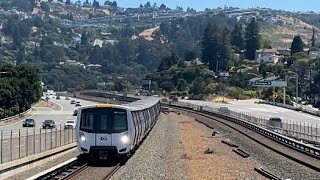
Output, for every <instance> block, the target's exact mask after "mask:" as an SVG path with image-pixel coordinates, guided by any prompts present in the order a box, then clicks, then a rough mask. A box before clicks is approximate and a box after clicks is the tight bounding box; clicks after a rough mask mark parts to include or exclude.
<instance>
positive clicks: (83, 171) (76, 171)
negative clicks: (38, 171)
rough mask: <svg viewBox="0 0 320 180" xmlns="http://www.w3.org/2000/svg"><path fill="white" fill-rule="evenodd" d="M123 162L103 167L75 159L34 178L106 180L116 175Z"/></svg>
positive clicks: (99, 164)
mask: <svg viewBox="0 0 320 180" xmlns="http://www.w3.org/2000/svg"><path fill="white" fill-rule="evenodd" d="M124 162H125V160H124V159H121V160H120V161H119V162H118V163H115V162H112V164H110V163H109V162H108V163H106V164H105V165H104V164H103V162H99V163H93V162H90V163H86V162H84V161H80V160H79V159H75V160H73V161H71V162H69V163H67V164H65V165H64V166H62V167H58V168H54V169H53V170H51V171H49V172H47V173H45V174H43V175H41V176H39V177H37V178H35V179H37V180H47V179H50V180H70V179H75V180H78V179H98V180H99V179H101V180H107V179H110V178H111V177H112V175H113V174H114V173H116V172H117V171H118V170H119V169H120V167H121V165H122V164H123V163H124Z"/></svg>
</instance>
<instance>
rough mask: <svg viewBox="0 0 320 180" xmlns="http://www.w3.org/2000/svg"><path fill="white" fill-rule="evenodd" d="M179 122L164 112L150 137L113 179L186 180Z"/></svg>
mask: <svg viewBox="0 0 320 180" xmlns="http://www.w3.org/2000/svg"><path fill="white" fill-rule="evenodd" d="M182 154H183V146H182V144H181V135H180V130H179V125H178V123H177V122H176V121H173V120H172V118H171V116H170V115H168V116H167V115H164V114H161V115H160V118H159V120H158V122H157V123H156V125H155V126H154V127H153V130H152V131H151V132H150V134H149V136H148V137H147V138H146V140H145V141H144V142H143V144H142V145H141V146H140V147H139V149H138V150H137V151H136V152H135V154H134V155H133V156H132V157H131V158H130V159H129V160H128V162H127V163H126V164H125V165H124V166H123V167H122V168H121V169H120V170H119V171H118V172H117V173H116V174H115V175H114V176H113V178H112V179H114V180H115V179H139V180H140V179H148V180H150V179H186V176H185V174H186V170H185V164H184V160H183V159H181V158H180V157H181V155H182Z"/></svg>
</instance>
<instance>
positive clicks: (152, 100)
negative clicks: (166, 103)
mask: <svg viewBox="0 0 320 180" xmlns="http://www.w3.org/2000/svg"><path fill="white" fill-rule="evenodd" d="M159 101H160V98H156V97H147V98H143V99H141V100H138V101H134V102H131V103H128V104H122V105H117V104H110V105H107V104H97V105H88V106H83V107H81V108H79V109H86V108H94V107H97V106H98V105H100V106H101V107H103V106H110V107H114V108H126V109H130V110H132V111H138V110H141V109H147V108H149V107H151V106H153V105H155V104H156V103H158V102H159Z"/></svg>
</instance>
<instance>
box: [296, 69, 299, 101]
mask: <svg viewBox="0 0 320 180" xmlns="http://www.w3.org/2000/svg"><path fill="white" fill-rule="evenodd" d="M298 97H299V75H298V73H296V103H297V105H298V103H299V101H298Z"/></svg>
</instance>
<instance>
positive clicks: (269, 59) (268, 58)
mask: <svg viewBox="0 0 320 180" xmlns="http://www.w3.org/2000/svg"><path fill="white" fill-rule="evenodd" d="M279 58H280V56H278V55H274V54H266V55H264V56H262V57H258V58H257V63H259V64H262V63H274V64H276V63H277V62H278V61H279Z"/></svg>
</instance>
